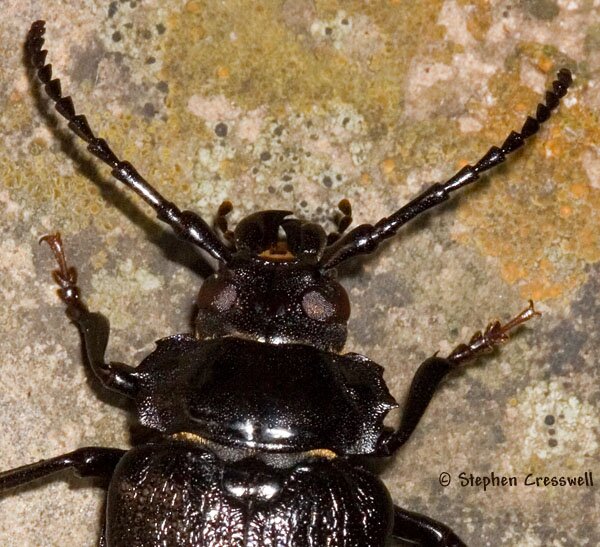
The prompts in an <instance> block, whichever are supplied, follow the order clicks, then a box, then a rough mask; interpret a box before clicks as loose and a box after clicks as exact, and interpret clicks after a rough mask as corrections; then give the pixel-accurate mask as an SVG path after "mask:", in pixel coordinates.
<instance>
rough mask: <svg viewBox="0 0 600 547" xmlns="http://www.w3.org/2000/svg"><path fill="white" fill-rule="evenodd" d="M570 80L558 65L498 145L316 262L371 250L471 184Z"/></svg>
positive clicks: (540, 118) (529, 131) (521, 139)
mask: <svg viewBox="0 0 600 547" xmlns="http://www.w3.org/2000/svg"><path fill="white" fill-rule="evenodd" d="M572 81H573V78H572V76H571V72H570V71H569V70H568V69H566V68H561V69H560V70H559V71H558V73H557V76H556V80H554V82H552V90H548V91H546V97H545V102H544V103H540V104H538V106H537V110H536V113H535V117H532V116H528V117H527V119H526V120H525V123H524V124H523V127H521V131H520V132H517V131H511V133H510V135H508V137H507V138H506V140H505V141H504V142H503V143H502V146H500V147H499V148H498V147H497V146H492V147H491V148H490V149H489V150H488V151H487V152H486V154H485V155H484V156H483V157H482V158H481V159H480V160H479V161H478V162H477V163H476V164H475V165H474V166H473V165H465V166H464V167H463V168H462V169H461V170H460V171H459V172H458V173H456V174H455V175H454V176H453V177H452V178H450V179H448V180H447V181H446V182H444V183H442V184H440V183H435V184H433V185H432V186H430V187H429V188H427V190H425V191H424V192H423V193H422V194H420V195H419V196H417V197H416V198H414V199H413V200H412V201H410V202H409V203H407V204H406V205H405V206H404V207H401V208H400V209H398V210H397V211H396V212H395V213H394V214H392V215H391V216H389V217H386V218H382V219H381V220H380V221H379V222H377V223H376V224H375V225H374V226H372V225H370V224H362V225H360V226H357V227H356V228H354V229H353V230H351V231H350V232H348V233H347V234H346V235H345V236H344V237H342V238H340V239H339V240H338V241H336V242H335V243H334V244H333V245H332V246H331V247H329V248H328V249H327V250H326V251H325V253H324V255H323V258H322V260H321V263H320V265H321V267H322V268H323V269H324V270H329V269H331V268H334V267H335V266H337V265H338V264H340V263H342V262H344V261H346V260H348V259H349V258H352V257H354V256H356V255H359V254H370V253H372V252H373V251H374V250H375V249H377V247H378V246H379V244H380V243H381V242H382V241H384V240H386V239H388V238H390V237H392V236H393V235H395V234H396V232H397V231H398V229H399V228H400V227H401V226H403V225H404V224H406V223H407V222H408V221H409V220H412V219H413V218H415V217H416V216H418V215H420V214H421V213H423V212H424V211H427V210H428V209H430V208H431V207H435V206H436V205H439V204H440V203H443V202H444V201H446V200H447V199H449V198H450V194H451V193H452V192H454V191H455V190H458V189H459V188H462V187H463V186H467V185H468V184H472V183H473V182H475V181H476V180H478V179H479V176H480V175H481V174H482V173H484V172H485V171H487V170H488V169H491V168H492V167H495V166H496V165H498V164H500V163H502V162H504V161H505V160H506V156H507V155H508V154H511V153H512V152H514V151H515V150H517V149H519V148H521V146H523V144H524V143H525V139H527V138H529V137H531V136H533V135H535V134H536V133H537V132H538V130H539V128H540V125H541V124H542V123H544V122H545V121H546V120H547V119H548V118H549V117H550V113H551V112H552V110H554V109H555V108H556V107H557V106H558V103H559V102H560V99H561V98H562V97H564V96H565V95H566V93H567V89H568V88H569V86H570V85H571V83H572Z"/></svg>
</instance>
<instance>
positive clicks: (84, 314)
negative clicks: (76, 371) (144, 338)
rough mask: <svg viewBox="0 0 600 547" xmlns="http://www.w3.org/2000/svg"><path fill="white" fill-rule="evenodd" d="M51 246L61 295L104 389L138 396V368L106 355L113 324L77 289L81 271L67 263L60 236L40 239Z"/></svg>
mask: <svg viewBox="0 0 600 547" xmlns="http://www.w3.org/2000/svg"><path fill="white" fill-rule="evenodd" d="M42 241H44V242H46V243H48V245H50V248H51V249H52V252H53V253H54V257H55V258H56V261H57V262H58V269H57V270H54V271H53V272H52V277H53V278H54V280H55V281H56V283H57V284H58V286H59V287H60V288H59V289H58V291H57V292H58V295H59V296H60V298H61V300H62V301H63V302H64V303H65V304H66V305H67V316H68V317H69V319H71V321H73V322H74V323H75V324H76V325H77V326H78V327H79V331H80V332H81V335H82V337H83V341H84V346H85V350H86V354H87V358H88V362H89V364H90V366H91V368H92V370H93V371H94V374H95V375H96V376H97V377H98V379H99V380H100V382H102V385H104V387H106V388H108V389H111V390H112V391H116V392H117V393H121V394H122V395H126V396H128V397H134V396H135V393H136V389H137V384H136V377H135V369H134V368H133V367H130V366H127V365H124V364H123V363H115V362H111V363H106V362H105V361H104V353H105V352H106V346H107V344H108V335H109V332H110V325H109V323H108V319H106V317H104V316H103V315H102V314H100V313H92V312H90V311H89V310H88V308H87V306H86V305H85V303H84V302H83V300H82V299H81V296H80V291H79V287H78V286H77V271H76V270H75V268H73V267H72V266H69V265H68V264H67V260H66V258H65V253H64V250H63V245H62V240H61V238H60V234H58V233H57V234H52V235H46V236H44V237H42V238H41V239H40V243H41V242H42Z"/></svg>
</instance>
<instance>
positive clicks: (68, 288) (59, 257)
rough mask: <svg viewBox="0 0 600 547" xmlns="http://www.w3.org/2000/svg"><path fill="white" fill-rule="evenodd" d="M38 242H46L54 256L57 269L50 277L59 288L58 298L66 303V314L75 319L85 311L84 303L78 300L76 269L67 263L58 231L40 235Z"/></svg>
mask: <svg viewBox="0 0 600 547" xmlns="http://www.w3.org/2000/svg"><path fill="white" fill-rule="evenodd" d="M39 242H40V243H47V244H48V245H49V246H50V249H51V250H52V253H53V254H54V258H56V262H57V263H58V270H54V271H53V272H52V277H53V279H54V281H56V284H57V285H58V286H59V289H58V290H57V291H56V292H57V293H58V296H60V299H61V300H62V301H63V302H64V303H65V304H67V314H68V316H69V318H70V319H73V320H75V318H76V317H78V316H79V314H80V312H81V311H87V308H86V306H85V304H84V303H83V302H82V301H81V300H80V291H79V287H78V286H77V270H76V269H75V268H73V267H71V266H68V265H67V259H66V257H65V252H64V247H63V243H62V239H61V237H60V233H58V232H57V233H55V234H47V235H45V236H42V237H41V238H40V240H39Z"/></svg>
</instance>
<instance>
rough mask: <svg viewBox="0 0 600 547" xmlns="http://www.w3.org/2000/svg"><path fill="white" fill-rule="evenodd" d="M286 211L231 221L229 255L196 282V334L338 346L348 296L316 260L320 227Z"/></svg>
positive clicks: (344, 330)
mask: <svg viewBox="0 0 600 547" xmlns="http://www.w3.org/2000/svg"><path fill="white" fill-rule="evenodd" d="M290 214H291V213H290V212H288V211H263V212H260V213H254V214H252V215H250V216H248V217H246V218H245V219H243V220H242V221H241V222H240V223H239V224H238V225H237V227H236V229H235V232H234V238H235V252H234V253H233V255H232V258H231V260H230V261H228V263H227V264H224V265H222V266H221V268H220V270H219V271H218V272H217V273H216V274H214V275H212V276H210V277H209V278H207V279H206V280H205V281H204V283H203V285H202V287H201V289H200V294H199V295H198V315H197V318H196V335H197V336H198V337H200V338H212V337H221V336H227V335H235V336H242V337H247V338H251V339H254V340H260V341H264V342H268V343H272V344H277V343H286V344H291V343H298V344H308V345H312V346H315V347H318V348H321V349H327V350H333V351H339V350H341V349H342V348H343V346H344V343H345V341H346V334H347V328H346V325H347V321H348V317H349V315H350V303H349V301H348V296H347V294H346V291H345V290H344V288H343V287H342V286H341V285H340V284H339V283H338V282H337V281H336V280H335V278H334V275H333V273H332V272H323V271H322V270H321V268H320V267H319V266H318V261H319V259H320V258H321V255H322V253H323V250H324V248H325V244H326V235H325V232H324V230H323V228H321V226H319V225H318V224H314V223H310V222H306V221H302V220H298V219H295V218H292V219H287V218H286V217H287V216H288V215H290Z"/></svg>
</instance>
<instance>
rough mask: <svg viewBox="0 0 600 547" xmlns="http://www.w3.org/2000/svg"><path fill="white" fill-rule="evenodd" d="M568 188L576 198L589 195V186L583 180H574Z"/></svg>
mask: <svg viewBox="0 0 600 547" xmlns="http://www.w3.org/2000/svg"><path fill="white" fill-rule="evenodd" d="M569 190H570V191H571V193H572V194H573V195H574V196H575V197H576V198H580V199H583V198H585V197H587V196H588V195H589V193H590V190H591V187H590V186H588V185H587V184H585V183H584V182H576V183H574V184H571V186H570V187H569Z"/></svg>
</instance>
